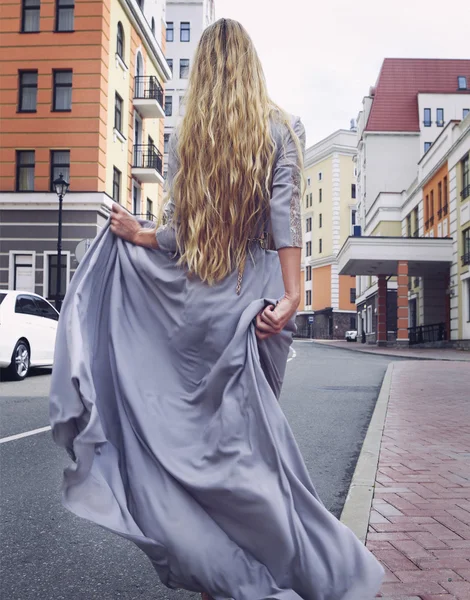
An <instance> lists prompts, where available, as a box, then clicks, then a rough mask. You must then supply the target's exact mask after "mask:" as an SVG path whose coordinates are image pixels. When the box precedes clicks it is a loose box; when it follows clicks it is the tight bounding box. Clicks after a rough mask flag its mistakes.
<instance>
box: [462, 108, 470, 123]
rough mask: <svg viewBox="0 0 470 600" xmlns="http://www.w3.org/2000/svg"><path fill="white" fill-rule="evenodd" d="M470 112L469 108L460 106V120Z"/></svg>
mask: <svg viewBox="0 0 470 600" xmlns="http://www.w3.org/2000/svg"><path fill="white" fill-rule="evenodd" d="M469 113H470V108H462V121H463V120H464V119H466V118H467V116H468V114H469Z"/></svg>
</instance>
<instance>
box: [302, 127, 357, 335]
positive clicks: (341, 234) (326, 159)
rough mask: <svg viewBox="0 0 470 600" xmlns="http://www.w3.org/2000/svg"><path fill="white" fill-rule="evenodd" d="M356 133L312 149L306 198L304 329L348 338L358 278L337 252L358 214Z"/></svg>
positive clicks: (353, 321) (353, 320) (307, 160)
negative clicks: (342, 266) (344, 269)
mask: <svg viewBox="0 0 470 600" xmlns="http://www.w3.org/2000/svg"><path fill="white" fill-rule="evenodd" d="M355 154H356V133H355V132H354V131H347V130H339V131H337V132H335V133H334V134H332V135H330V136H329V137H327V138H326V139H324V140H322V141H321V142H319V143H318V144H315V145H314V146H312V147H311V148H309V149H307V151H306V153H305V182H306V187H305V193H304V197H303V200H302V223H303V239H304V246H303V251H302V274H301V279H302V292H303V297H302V301H301V305H300V308H299V314H298V317H297V325H298V328H299V334H300V335H304V336H306V337H315V338H324V339H337V338H344V334H345V332H346V331H347V330H348V329H355V327H356V308H355V299H356V297H355V296H356V283H355V279H354V278H352V277H350V276H341V275H339V272H338V264H337V255H338V252H339V250H340V248H341V246H342V244H343V243H344V240H345V239H346V238H347V237H348V236H350V235H351V234H352V231H353V227H354V224H355V219H356V183H355V181H356V179H355V163H354V157H355Z"/></svg>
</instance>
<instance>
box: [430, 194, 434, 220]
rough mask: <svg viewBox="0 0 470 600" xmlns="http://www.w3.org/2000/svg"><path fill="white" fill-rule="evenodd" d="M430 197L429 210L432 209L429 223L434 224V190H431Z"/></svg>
mask: <svg viewBox="0 0 470 600" xmlns="http://www.w3.org/2000/svg"><path fill="white" fill-rule="evenodd" d="M429 199H430V202H429V210H430V211H431V212H430V214H429V224H430V225H434V190H431V194H430V196H429Z"/></svg>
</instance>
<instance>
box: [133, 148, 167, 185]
mask: <svg viewBox="0 0 470 600" xmlns="http://www.w3.org/2000/svg"><path fill="white" fill-rule="evenodd" d="M133 154H134V156H133V162H132V175H133V176H134V177H135V178H136V179H137V180H138V181H140V182H141V183H161V184H163V174H162V169H163V156H162V154H161V152H159V150H158V149H157V148H156V147H155V146H154V145H153V144H139V145H137V146H134V152H133Z"/></svg>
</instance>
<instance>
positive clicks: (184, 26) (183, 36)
mask: <svg viewBox="0 0 470 600" xmlns="http://www.w3.org/2000/svg"><path fill="white" fill-rule="evenodd" d="M190 27H191V26H190V24H189V23H187V22H183V23H181V26H180V41H181V42H189V41H190V40H191V30H190Z"/></svg>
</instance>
